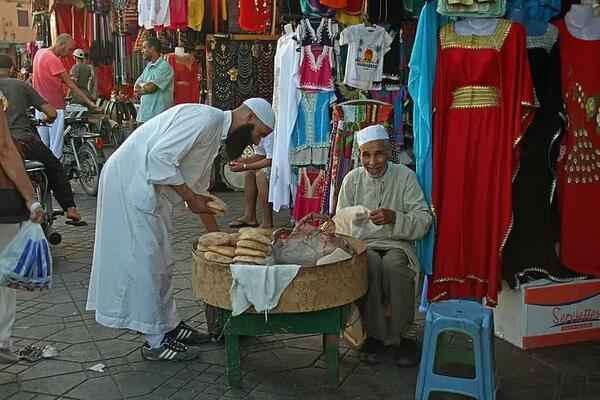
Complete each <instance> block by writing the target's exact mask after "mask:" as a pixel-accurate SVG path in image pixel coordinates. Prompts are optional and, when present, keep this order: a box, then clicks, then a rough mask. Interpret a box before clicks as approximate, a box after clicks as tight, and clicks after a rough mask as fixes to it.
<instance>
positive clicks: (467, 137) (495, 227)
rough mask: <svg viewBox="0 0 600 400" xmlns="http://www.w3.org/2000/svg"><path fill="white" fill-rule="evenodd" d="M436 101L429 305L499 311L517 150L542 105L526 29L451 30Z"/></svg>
mask: <svg viewBox="0 0 600 400" xmlns="http://www.w3.org/2000/svg"><path fill="white" fill-rule="evenodd" d="M433 102H434V110H435V113H434V123H433V124H434V125H433V128H434V129H433V172H434V173H433V196H432V197H433V198H432V203H433V207H434V212H435V215H436V218H437V221H436V222H437V239H436V248H435V253H434V268H433V277H432V279H430V286H429V299H430V300H432V301H436V300H442V299H456V298H471V299H478V300H480V299H482V298H485V299H486V301H487V303H488V304H490V305H495V304H496V302H497V292H498V288H499V285H500V276H501V275H500V272H501V270H500V266H501V264H500V261H501V260H500V257H501V253H502V249H503V246H504V243H505V241H506V238H507V237H508V234H509V232H510V229H511V221H512V180H511V179H512V177H513V175H514V174H515V171H516V167H517V165H516V161H517V160H518V158H517V154H516V153H517V145H518V143H519V141H520V138H521V135H522V134H523V133H524V132H525V130H526V128H527V125H528V122H529V121H530V119H531V118H530V117H531V115H532V113H531V109H532V108H531V106H532V105H533V104H534V94H533V84H532V81H531V73H530V70H529V63H528V59H527V49H526V45H525V32H524V29H523V28H522V27H521V26H520V25H518V24H512V23H510V22H509V21H506V20H499V21H498V23H497V26H496V30H495V32H494V33H493V34H492V35H490V36H476V35H468V36H461V35H459V34H457V33H456V31H455V30H454V24H449V25H446V26H445V27H443V28H442V29H441V30H440V48H439V50H438V62H437V72H436V81H435V88H434V99H433Z"/></svg>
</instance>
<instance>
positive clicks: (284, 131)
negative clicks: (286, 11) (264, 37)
mask: <svg viewBox="0 0 600 400" xmlns="http://www.w3.org/2000/svg"><path fill="white" fill-rule="evenodd" d="M286 28H288V30H286V31H285V32H286V33H285V35H283V36H282V37H281V38H279V40H278V41H277V51H276V53H275V66H274V85H273V112H274V113H275V129H274V130H273V159H272V164H271V178H270V180H269V202H272V203H273V210H275V211H276V212H279V210H280V209H281V208H282V207H289V205H290V201H291V197H290V193H291V192H292V190H293V187H292V178H291V168H290V163H289V149H290V138H291V135H292V130H293V129H294V125H295V123H296V118H297V115H298V108H299V107H298V105H299V103H300V96H301V94H300V90H299V89H298V82H299V73H298V65H299V57H300V53H299V52H297V51H296V45H297V43H296V40H295V35H294V33H293V32H292V31H291V27H290V26H289V25H288V26H286Z"/></svg>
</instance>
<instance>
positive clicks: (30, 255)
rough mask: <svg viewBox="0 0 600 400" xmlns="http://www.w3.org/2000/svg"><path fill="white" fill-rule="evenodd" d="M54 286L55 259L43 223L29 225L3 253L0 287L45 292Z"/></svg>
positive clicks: (0, 255)
mask: <svg viewBox="0 0 600 400" xmlns="http://www.w3.org/2000/svg"><path fill="white" fill-rule="evenodd" d="M51 283H52V256H51V255H50V248H49V246H48V241H47V240H46V237H45V235H44V231H43V230H42V227H41V226H40V225H39V224H34V223H32V222H29V221H28V222H25V223H24V224H23V225H22V226H21V229H20V230H19V232H18V233H17V234H16V236H15V237H14V238H13V240H11V242H10V243H9V244H8V246H6V248H4V250H3V251H2V252H0V286H8V287H12V288H15V289H26V290H33V289H44V288H49V287H50V285H51Z"/></svg>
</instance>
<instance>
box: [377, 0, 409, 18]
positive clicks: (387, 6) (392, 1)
mask: <svg viewBox="0 0 600 400" xmlns="http://www.w3.org/2000/svg"><path fill="white" fill-rule="evenodd" d="M402 3H403V1H399V0H368V14H369V20H370V21H371V22H372V23H374V24H400V23H401V22H402V20H403V19H404V8H403V7H402Z"/></svg>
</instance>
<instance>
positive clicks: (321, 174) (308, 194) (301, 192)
mask: <svg viewBox="0 0 600 400" xmlns="http://www.w3.org/2000/svg"><path fill="white" fill-rule="evenodd" d="M298 176H299V179H300V183H299V184H298V192H297V193H296V201H295V202H294V210H293V211H292V216H293V217H294V219H295V220H296V221H300V220H301V219H302V218H304V217H305V216H307V215H308V214H311V213H319V212H321V203H322V202H323V193H324V192H325V171H324V170H321V171H310V170H307V169H306V168H299V169H298Z"/></svg>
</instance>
